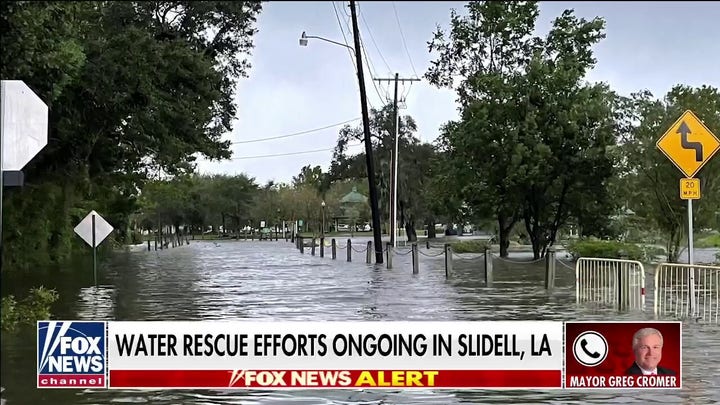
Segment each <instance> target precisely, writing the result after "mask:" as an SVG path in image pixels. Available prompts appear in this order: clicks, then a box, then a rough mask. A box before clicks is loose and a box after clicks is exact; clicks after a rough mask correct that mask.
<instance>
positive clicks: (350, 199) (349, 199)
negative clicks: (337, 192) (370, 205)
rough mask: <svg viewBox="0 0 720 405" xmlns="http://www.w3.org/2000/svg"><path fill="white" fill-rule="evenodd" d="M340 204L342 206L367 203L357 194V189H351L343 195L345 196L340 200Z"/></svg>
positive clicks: (362, 196) (363, 197)
mask: <svg viewBox="0 0 720 405" xmlns="http://www.w3.org/2000/svg"><path fill="white" fill-rule="evenodd" d="M340 202H341V203H343V204H347V203H354V204H360V203H365V202H367V197H365V196H364V195H362V194H360V193H358V192H357V187H353V189H352V191H351V192H349V193H347V194H345V196H344V197H343V198H341V199H340Z"/></svg>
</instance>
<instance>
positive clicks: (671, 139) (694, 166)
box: [656, 110, 720, 314]
mask: <svg viewBox="0 0 720 405" xmlns="http://www.w3.org/2000/svg"><path fill="white" fill-rule="evenodd" d="M656 146H657V147H658V149H660V150H661V151H662V152H663V153H664V154H665V156H667V158H668V159H670V161H671V162H673V164H674V165H675V166H676V167H677V168H678V169H680V171H681V172H682V173H683V174H685V176H686V177H687V178H686V179H681V180H680V198H681V199H684V200H687V212H688V264H694V258H693V203H692V201H693V200H697V199H700V179H696V178H694V176H695V175H696V174H697V173H698V172H699V171H700V169H702V167H703V166H705V164H706V163H707V162H709V161H710V159H711V158H712V157H713V155H715V153H716V152H717V151H718V150H719V149H720V140H718V139H717V137H716V136H715V134H713V133H712V132H711V131H710V130H709V129H708V128H707V127H706V126H705V124H703V122H702V121H700V119H699V118H698V117H697V116H696V115H695V114H694V113H693V112H692V111H690V110H687V111H685V112H684V113H683V115H681V116H680V118H678V120H677V121H675V123H674V124H672V125H671V126H670V128H668V130H667V131H666V132H665V134H663V136H661V137H660V139H658V141H657V144H656ZM688 285H689V287H690V288H689V291H688V295H689V297H688V314H694V313H695V311H696V310H697V308H695V269H693V268H691V269H690V274H689V280H688Z"/></svg>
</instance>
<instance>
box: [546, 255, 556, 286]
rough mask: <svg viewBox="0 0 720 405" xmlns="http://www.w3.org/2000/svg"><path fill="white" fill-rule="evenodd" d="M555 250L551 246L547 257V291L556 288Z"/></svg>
mask: <svg viewBox="0 0 720 405" xmlns="http://www.w3.org/2000/svg"><path fill="white" fill-rule="evenodd" d="M555 265H556V263H555V248H554V247H552V246H550V247H549V248H548V250H547V256H546V257H545V289H546V290H552V289H553V288H555Z"/></svg>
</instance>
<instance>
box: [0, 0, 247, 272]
mask: <svg viewBox="0 0 720 405" xmlns="http://www.w3.org/2000/svg"><path fill="white" fill-rule="evenodd" d="M0 7H1V8H0V11H2V13H0V34H1V35H0V38H1V39H0V41H2V49H3V52H2V63H0V69H2V70H1V72H2V77H3V78H11V79H20V80H24V81H25V82H26V83H28V85H29V86H30V87H31V88H32V89H34V90H35V91H36V92H37V93H38V94H39V95H40V97H41V98H42V99H43V100H45V101H46V102H47V103H48V104H49V106H50V119H49V121H50V122H49V142H48V145H47V146H46V147H45V148H44V149H43V150H42V151H41V152H40V154H38V156H36V158H35V159H33V161H32V162H30V164H29V165H28V166H27V167H26V168H25V175H26V179H27V183H28V186H27V187H26V188H24V189H22V190H13V192H12V193H11V195H10V196H8V198H7V204H8V212H13V215H11V216H9V217H8V218H7V221H6V225H7V228H8V229H23V232H10V233H8V234H7V239H6V243H7V246H8V249H7V250H6V251H7V252H8V255H6V256H5V258H6V259H7V261H8V263H9V264H13V265H14V266H13V267H15V266H21V265H27V266H29V267H31V266H34V265H42V263H41V262H39V260H41V259H42V260H43V261H44V262H48V261H58V260H63V259H65V258H67V257H68V256H69V254H70V252H71V247H72V246H73V245H74V243H73V241H75V240H77V238H76V237H75V235H74V233H73V231H72V228H73V226H74V223H75V221H77V220H79V219H81V218H82V217H83V216H84V215H85V214H86V213H87V210H88V209H95V210H97V211H98V212H103V213H104V214H105V215H108V216H107V217H106V218H109V220H111V223H112V225H113V226H114V227H115V228H116V229H125V228H126V227H127V224H128V222H129V221H130V214H131V213H132V212H133V211H135V210H137V206H135V203H134V202H135V200H136V199H137V198H138V195H139V192H140V190H141V189H142V187H143V185H144V183H145V182H146V181H148V180H149V179H150V178H151V177H152V174H154V173H158V172H161V173H166V174H170V175H175V174H182V173H189V172H191V171H192V170H193V164H194V161H195V159H197V157H198V156H205V157H207V158H210V159H222V158H227V157H229V156H230V152H229V142H228V141H223V140H222V139H221V136H222V135H223V134H225V133H227V132H229V131H230V130H231V129H232V128H231V124H232V121H233V119H234V117H235V106H234V105H233V102H234V99H235V79H237V78H239V77H243V76H246V75H247V71H248V69H249V67H250V65H249V64H248V62H247V58H246V56H247V54H248V53H249V52H250V50H251V48H252V37H253V35H254V34H255V32H256V30H255V28H253V25H254V23H255V19H256V16H257V14H258V13H259V12H260V10H261V5H260V2H225V1H209V2H202V3H188V2H185V3H178V2H165V1H159V2H94V3H90V2H74V3H73V2H69V3H57V2H4V3H2V6H0ZM47 32H52V33H53V35H51V36H47ZM39 196H46V198H45V199H44V203H45V204H44V206H42V207H40V208H39V209H38V207H35V206H33V203H32V201H35V200H38V198H39ZM118 210H121V211H122V212H118ZM109 212H112V213H111V214H108V213H109ZM105 215H104V216H105ZM28 218H33V219H32V220H31V221H33V223H28ZM49 234H50V235H53V236H52V237H51V238H49V239H48V238H47V235H49ZM45 240H47V242H45ZM38 244H40V245H41V246H39V247H40V248H39V249H38V246H37V245H38ZM75 245H78V244H75ZM38 252H41V253H40V254H38ZM23 267H24V266H23ZM3 268H6V266H3Z"/></svg>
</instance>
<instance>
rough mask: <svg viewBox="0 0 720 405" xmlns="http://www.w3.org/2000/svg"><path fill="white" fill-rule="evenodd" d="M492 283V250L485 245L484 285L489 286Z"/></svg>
mask: <svg viewBox="0 0 720 405" xmlns="http://www.w3.org/2000/svg"><path fill="white" fill-rule="evenodd" d="M492 283H493V262H492V251H491V250H490V246H487V247H485V285H486V286H490V285H491V284H492Z"/></svg>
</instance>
